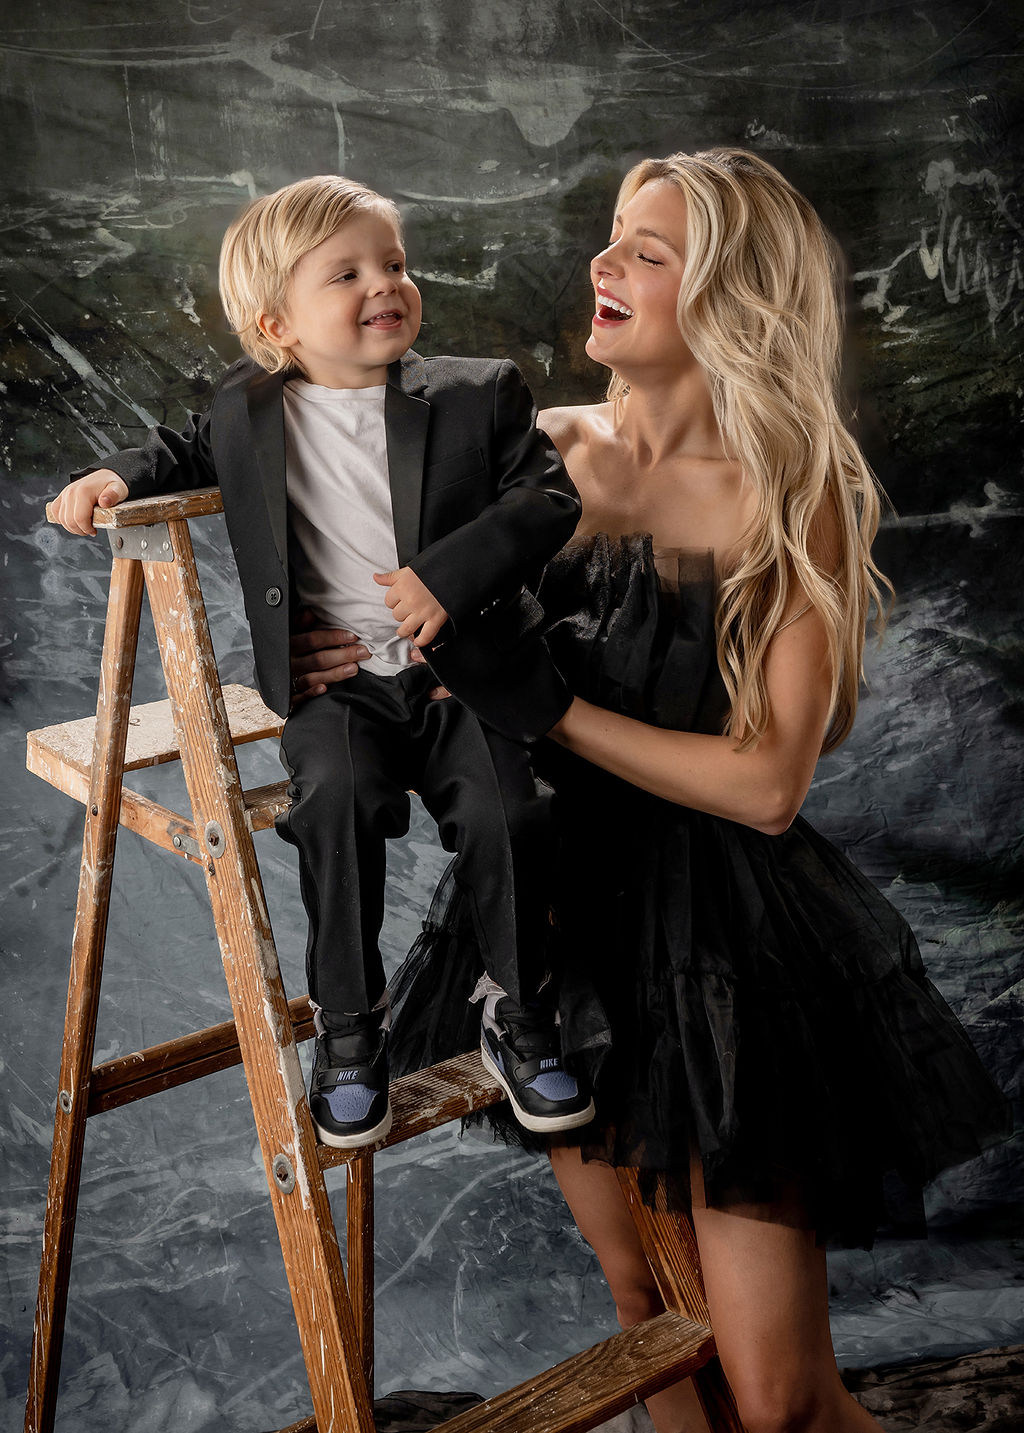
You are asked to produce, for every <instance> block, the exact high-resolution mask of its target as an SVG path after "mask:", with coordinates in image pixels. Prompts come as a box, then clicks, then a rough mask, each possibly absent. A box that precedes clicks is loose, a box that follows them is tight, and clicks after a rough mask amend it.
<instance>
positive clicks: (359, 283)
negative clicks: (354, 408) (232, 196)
mask: <svg viewBox="0 0 1024 1433" xmlns="http://www.w3.org/2000/svg"><path fill="white" fill-rule="evenodd" d="M421 314H422V304H421V302H420V294H419V290H418V289H417V287H416V285H415V284H414V283H413V281H412V279H410V278H409V275H408V274H407V273H406V269H405V251H404V249H403V248H402V241H401V239H400V237H399V235H398V232H397V230H396V229H395V226H394V224H393V223H392V222H391V220H390V219H388V218H387V217H386V216H385V215H383V214H378V213H375V212H374V211H372V210H368V211H364V212H362V213H359V214H357V215H356V216H355V217H354V218H352V219H350V220H349V221H348V222H347V223H345V224H343V225H342V227H341V228H340V229H339V230H338V231H337V232H336V233H334V234H332V235H331V236H330V238H328V239H325V240H324V241H323V243H321V244H318V245H317V246H316V248H315V249H310V251H309V252H308V253H307V254H304V255H303V256H302V258H301V259H300V260H299V262H298V263H297V264H296V265H295V269H294V270H293V272H292V277H291V281H290V282H289V285H288V296H287V299H286V301H285V306H284V310H283V312H282V313H280V314H276V315H270V314H264V315H262V316H261V318H260V327H261V328H262V329H263V332H264V333H265V334H266V336H267V337H268V338H269V339H270V340H271V342H273V343H275V344H277V345H278V346H279V347H280V348H287V349H290V350H291V355H292V357H293V358H294V359H295V360H296V362H297V363H298V364H299V365H300V366H301V368H302V371H303V374H304V375H305V377H306V378H307V380H308V381H309V382H310V383H316V384H319V385H320V386H321V387H324V388H372V387H374V386H375V385H377V384H379V383H383V382H384V381H385V377H386V374H387V367H388V364H389V363H393V362H394V360H395V359H396V358H400V357H401V356H402V354H403V353H405V351H406V350H407V349H408V348H411V347H412V345H413V343H414V342H415V341H416V335H417V334H418V333H419V329H420V317H421Z"/></svg>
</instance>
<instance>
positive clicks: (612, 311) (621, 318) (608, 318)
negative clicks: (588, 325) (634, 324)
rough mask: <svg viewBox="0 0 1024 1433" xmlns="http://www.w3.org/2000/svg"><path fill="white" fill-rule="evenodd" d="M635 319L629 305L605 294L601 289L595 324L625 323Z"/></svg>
mask: <svg viewBox="0 0 1024 1433" xmlns="http://www.w3.org/2000/svg"><path fill="white" fill-rule="evenodd" d="M632 317H633V310H632V309H631V308H630V307H629V305H628V304H624V303H623V302H622V301H621V300H620V299H617V298H613V297H612V295H611V294H606V293H603V292H602V291H601V290H600V289H599V290H598V293H597V310H596V312H595V314H594V322H595V323H601V324H604V323H608V324H614V323H625V321H626V319H630V318H632Z"/></svg>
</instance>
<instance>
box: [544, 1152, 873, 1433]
mask: <svg viewBox="0 0 1024 1433" xmlns="http://www.w3.org/2000/svg"><path fill="white" fill-rule="evenodd" d="M551 1163H552V1166H553V1168H554V1171H555V1175H556V1178H557V1179H558V1182H559V1184H560V1186H561V1188H562V1192H563V1194H564V1195H565V1198H566V1202H567V1203H568V1205H569V1208H570V1209H571V1211H572V1213H573V1216H574V1218H575V1219H576V1222H577V1224H578V1225H579V1228H580V1232H581V1233H582V1234H583V1236H584V1238H585V1239H586V1240H587V1241H588V1243H589V1244H590V1245H591V1247H592V1248H593V1249H594V1252H595V1253H596V1254H597V1257H598V1259H599V1261H600V1263H601V1267H602V1269H603V1270H604V1274H605V1277H606V1278H607V1280H608V1284H609V1287H610V1288H611V1291H612V1297H613V1298H614V1299H615V1304H616V1308H617V1310H618V1315H619V1321H620V1323H621V1324H622V1325H623V1327H628V1326H629V1325H630V1324H633V1323H637V1322H639V1321H640V1320H641V1319H644V1318H651V1317H653V1315H655V1314H658V1313H660V1312H661V1311H662V1309H663V1307H664V1305H663V1304H662V1301H661V1297H660V1295H659V1294H658V1290H657V1286H656V1284H655V1282H654V1276H653V1275H652V1273H651V1270H650V1266H649V1265H648V1263H647V1260H646V1258H645V1257H644V1253H643V1250H642V1248H641V1246H640V1240H639V1236H638V1235H637V1233H636V1229H635V1227H634V1225H633V1220H632V1218H631V1216H630V1213H629V1210H628V1208H627V1207H626V1202H625V1200H624V1198H623V1196H622V1193H621V1190H620V1188H619V1182H618V1179H617V1177H616V1175H615V1171H614V1170H613V1169H611V1168H610V1167H609V1166H608V1165H606V1164H601V1163H600V1162H598V1161H596V1160H595V1161H592V1162H590V1163H584V1162H583V1161H582V1160H581V1158H580V1154H579V1151H578V1150H575V1149H555V1150H552V1153H551ZM693 1189H694V1205H695V1207H694V1211H693V1221H694V1229H695V1232H696V1235H697V1244H698V1247H699V1249H700V1256H701V1265H702V1268H703V1273H704V1283H705V1287H706V1289H707V1295H708V1307H709V1310H710V1314H711V1323H712V1327H713V1328H714V1330H715V1339H716V1342H717V1344H718V1352H719V1356H720V1358H721V1360H722V1365H723V1368H724V1369H725V1373H726V1376H727V1377H728V1379H729V1382H730V1384H731V1386H732V1390H733V1393H734V1394H735V1396H736V1401H737V1404H738V1407H739V1411H740V1417H741V1419H742V1420H743V1423H744V1426H745V1427H746V1429H747V1433H869V1430H871V1429H875V1430H876V1433H877V1429H878V1427H879V1425H878V1424H877V1423H876V1422H875V1420H874V1419H873V1418H872V1417H871V1416H870V1414H868V1413H867V1412H866V1411H865V1410H864V1409H863V1408H862V1407H861V1406H860V1404H859V1403H857V1402H856V1400H855V1399H853V1398H852V1397H851V1396H850V1395H849V1394H848V1393H847V1392H846V1390H845V1388H844V1387H843V1385H842V1382H841V1380H840V1378H839V1373H838V1370H837V1368H836V1363H835V1357H834V1354H833V1352H832V1340H831V1335H830V1332H829V1325H828V1285H827V1278H826V1273H825V1255H824V1253H823V1251H822V1250H821V1249H819V1248H818V1247H817V1245H816V1243H815V1239H814V1235H813V1233H810V1232H808V1231H806V1230H801V1229H794V1228H791V1227H790V1226H788V1225H785V1224H777V1223H771V1222H769V1221H768V1220H766V1219H763V1218H756V1217H746V1216H744V1215H743V1214H741V1213H739V1212H737V1211H736V1210H732V1211H730V1212H728V1213H726V1212H725V1211H723V1210H718V1209H707V1208H705V1207H703V1201H702V1196H701V1182H700V1172H699V1170H695V1171H693ZM647 1406H648V1409H649V1411H650V1413H651V1417H652V1419H653V1421H654V1426H655V1428H656V1429H657V1430H658V1433H705V1430H706V1429H707V1423H706V1422H705V1420H704V1417H703V1414H702V1413H701V1411H700V1408H699V1404H698V1402H697V1397H696V1394H695V1392H694V1390H693V1385H692V1384H691V1383H689V1382H686V1383H680V1384H676V1385H675V1387H674V1388H670V1389H666V1390H665V1391H664V1392H663V1393H660V1394H658V1395H656V1396H655V1397H654V1398H651V1399H649V1400H648V1405H647Z"/></svg>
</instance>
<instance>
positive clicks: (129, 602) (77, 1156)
mask: <svg viewBox="0 0 1024 1433" xmlns="http://www.w3.org/2000/svg"><path fill="white" fill-rule="evenodd" d="M141 611H142V571H141V567H140V564H139V563H137V562H126V561H117V560H115V562H114V564H113V567H112V569H111V574H110V598H109V602H108V606H107V620H106V625H105V627H104V633H103V656H102V658H101V661H100V689H99V697H98V700H97V706H96V727H95V734H94V740H93V761H92V773H91V776H90V780H89V792H88V796H87V803H86V814H85V834H84V836H83V840H82V869H81V877H80V880H79V886H78V902H77V906H76V909H75V928H74V934H73V936H72V941H71V971H70V976H69V979H68V1001H67V1009H66V1013H65V1020H64V1041H63V1046H62V1051H61V1065H60V1076H59V1082H58V1087H57V1088H58V1095H57V1105H56V1110H55V1114H54V1128H53V1147H52V1150H51V1155H50V1176H49V1183H48V1188H47V1195H46V1214H45V1217H44V1222H43V1250H42V1258H41V1261H40V1266H39V1292H38V1297H37V1300H36V1311H35V1318H34V1322H33V1328H32V1353H31V1356H30V1364H29V1387H28V1400H27V1403H26V1407H25V1430H26V1433H51V1430H52V1428H53V1423H54V1417H55V1415H56V1406H57V1384H58V1378H59V1374H60V1358H61V1351H62V1349H63V1345H64V1323H65V1316H66V1313H67V1297H68V1279H69V1276H70V1272H71V1254H72V1247H73V1244H74V1237H75V1216H76V1213H77V1208H78V1189H79V1183H80V1180H81V1173H82V1154H83V1150H84V1146H85V1125H86V1119H87V1117H88V1106H89V1081H90V1076H91V1071H92V1058H93V1049H94V1046H95V1038H96V1018H97V1013H98V1010H99V997H100V976H101V974H102V970H103V950H104V944H105V940H106V930H107V915H108V912H109V907H110V891H111V882H112V877H113V868H114V849H115V846H116V842H117V827H118V812H119V810H120V805H121V780H122V765H123V759H124V748H125V742H126V740H127V735H128V721H129V714H130V710H131V691H132V679H133V677H134V673H135V657H136V652H137V650H138V637H139V619H140V616H141Z"/></svg>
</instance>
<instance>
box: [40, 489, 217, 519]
mask: <svg viewBox="0 0 1024 1433" xmlns="http://www.w3.org/2000/svg"><path fill="white" fill-rule="evenodd" d="M223 511H224V504H223V503H222V501H221V496H220V488H191V489H190V490H189V491H188V492H184V493H164V494H163V495H162V496H160V497H155V498H129V500H128V501H127V502H123V503H118V504H117V506H116V507H112V508H96V509H95V511H94V512H93V515H92V520H93V524H94V525H95V526H96V527H103V528H110V527H114V528H117V527H139V526H149V525H150V524H152V523H157V522H180V521H182V520H183V519H185V518H190V517H210V516H211V515H212V514H213V513H219V512H223ZM46 516H47V518H48V519H49V521H50V522H52V521H53V518H52V517H50V504H49V503H47V504H46Z"/></svg>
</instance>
